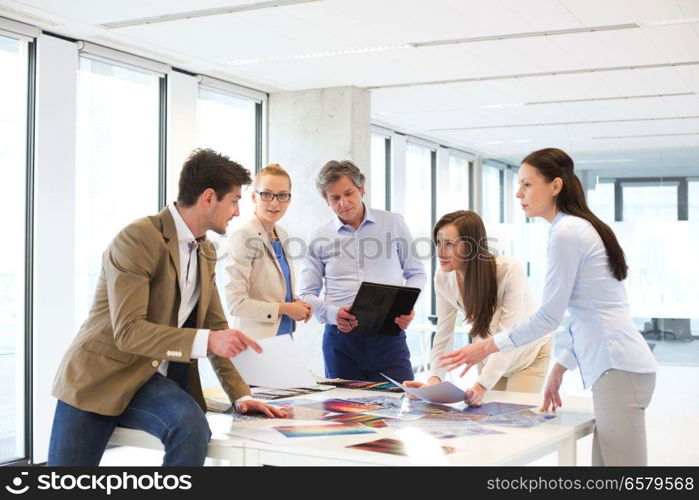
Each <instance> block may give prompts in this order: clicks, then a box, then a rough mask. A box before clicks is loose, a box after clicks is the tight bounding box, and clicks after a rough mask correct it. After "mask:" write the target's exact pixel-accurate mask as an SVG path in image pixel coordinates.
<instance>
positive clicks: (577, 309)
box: [493, 212, 657, 389]
mask: <svg viewBox="0 0 699 500" xmlns="http://www.w3.org/2000/svg"><path fill="white" fill-rule="evenodd" d="M547 255H548V268H547V271H546V283H545V285H544V292H543V299H542V301H541V307H540V308H539V310H538V311H537V312H536V313H534V314H533V315H531V316H529V317H528V318H527V319H525V320H522V321H520V322H518V323H517V324H516V325H514V326H513V327H512V328H511V329H510V330H508V331H506V332H502V333H499V334H497V335H494V336H493V340H494V341H495V344H496V345H497V346H498V349H500V350H501V351H505V352H506V351H508V350H510V349H512V348H513V347H519V346H521V345H523V344H527V343H529V342H532V341H533V340H536V339H537V338H539V337H541V336H542V335H546V334H547V333H548V332H551V331H552V330H554V329H555V328H556V327H557V326H558V325H559V324H560V322H561V319H563V314H564V312H565V310H566V307H567V308H568V311H569V313H570V317H571V323H570V327H569V328H568V332H569V334H570V336H571V341H570V344H569V345H568V346H567V347H566V348H565V349H564V350H563V352H562V353H561V355H560V357H559V359H557V362H558V363H560V364H561V365H563V366H565V367H566V368H567V369H569V370H574V369H575V368H576V367H580V376H581V377H582V381H583V385H584V386H585V388H586V389H588V388H590V387H592V386H593V385H594V384H595V382H596V381H597V379H598V378H599V377H600V375H602V374H603V373H604V372H605V371H607V370H609V369H617V370H623V371H628V372H632V373H654V372H655V371H656V369H657V364H656V362H655V358H654V357H653V354H652V353H651V351H650V348H649V347H648V344H647V343H646V341H645V339H644V338H643V336H642V335H641V333H640V332H639V331H638V329H637V328H636V327H635V326H634V324H633V321H632V320H631V312H630V311H629V302H628V299H627V296H626V289H625V288H624V284H623V282H621V281H618V280H617V279H616V278H615V277H614V276H613V275H612V272H611V270H610V269H609V259H608V258H607V251H606V249H605V248H604V243H603V242H602V239H601V238H600V236H599V234H598V233H597V231H596V230H595V228H594V227H593V226H592V224H590V223H589V222H588V221H586V220H585V219H582V218H580V217H575V216H572V215H569V214H566V213H564V212H559V213H558V215H556V217H555V218H554V220H553V222H552V224H551V228H550V229H549V242H548V250H547Z"/></svg>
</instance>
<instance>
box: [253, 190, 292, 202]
mask: <svg viewBox="0 0 699 500" xmlns="http://www.w3.org/2000/svg"><path fill="white" fill-rule="evenodd" d="M255 192H256V193H257V194H259V195H260V198H262V200H263V201H272V200H273V199H274V198H276V199H278V200H279V203H289V200H290V199H291V193H277V194H274V193H270V192H269V191H255Z"/></svg>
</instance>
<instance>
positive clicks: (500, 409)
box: [460, 401, 536, 415]
mask: <svg viewBox="0 0 699 500" xmlns="http://www.w3.org/2000/svg"><path fill="white" fill-rule="evenodd" d="M530 408H536V407H535V406H532V405H517V404H513V403H498V402H496V401H493V402H490V403H484V404H482V405H481V406H469V407H467V408H464V409H463V410H460V411H463V412H465V413H478V414H480V415H502V414H505V413H514V412H516V411H522V410H529V409H530Z"/></svg>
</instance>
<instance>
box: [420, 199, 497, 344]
mask: <svg viewBox="0 0 699 500" xmlns="http://www.w3.org/2000/svg"><path fill="white" fill-rule="evenodd" d="M449 224H452V225H454V227H455V228H456V231H457V232H458V233H459V240H458V244H459V245H458V246H457V247H456V248H457V249H460V248H463V249H465V250H466V251H465V252H461V251H459V252H458V254H457V255H458V259H459V267H460V270H461V271H463V273H464V280H463V283H462V285H461V289H460V290H459V291H460V292H461V300H462V301H463V303H464V313H465V315H466V320H467V321H468V322H469V323H470V324H471V332H470V335H471V337H483V338H486V337H488V335H489V333H490V322H491V321H492V319H493V315H494V314H495V307H496V306H497V301H498V282H497V268H496V264H495V256H494V255H493V254H492V253H490V251H489V250H488V239H487V235H486V232H485V226H484V225H483V220H482V219H481V218H480V216H479V215H478V214H477V213H476V212H472V211H471V210H457V211H456V212H451V213H448V214H446V215H444V216H442V218H441V219H439V221H437V224H435V226H434V229H433V230H432V237H433V239H434V243H435V245H437V233H438V232H439V230H440V229H442V228H443V227H444V226H448V225H449Z"/></svg>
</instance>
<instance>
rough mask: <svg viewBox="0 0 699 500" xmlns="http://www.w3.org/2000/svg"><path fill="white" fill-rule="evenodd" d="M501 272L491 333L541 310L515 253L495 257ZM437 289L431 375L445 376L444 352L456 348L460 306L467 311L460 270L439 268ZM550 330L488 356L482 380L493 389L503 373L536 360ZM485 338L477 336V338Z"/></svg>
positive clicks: (502, 329)
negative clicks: (441, 358) (455, 328)
mask: <svg viewBox="0 0 699 500" xmlns="http://www.w3.org/2000/svg"><path fill="white" fill-rule="evenodd" d="M495 264H496V269H497V271H496V275H497V284H498V291H497V305H496V307H495V313H494V314H493V319H492V321H491V322H490V334H491V335H494V334H496V333H500V332H504V331H507V330H508V329H509V328H511V327H512V326H513V325H514V324H515V323H517V322H518V321H521V320H522V319H524V318H527V317H528V316H529V315H530V314H532V313H534V312H535V311H536V310H537V307H538V306H537V303H536V300H535V299H534V297H533V295H532V293H531V291H530V290H529V286H528V285H527V278H526V276H525V274H524V270H523V269H522V264H521V263H520V262H519V261H518V260H517V259H515V258H514V257H510V256H506V255H500V256H497V257H496V258H495ZM434 289H435V294H436V296H437V333H436V335H435V337H434V342H433V344H432V353H431V361H430V375H431V376H437V377H439V378H440V379H442V380H444V375H445V373H446V371H445V369H444V368H441V367H440V366H439V364H440V360H439V359H438V358H439V356H440V355H442V354H445V353H448V352H451V351H452V350H453V348H454V326H455V324H456V314H457V311H458V310H461V311H462V312H463V310H464V307H463V303H462V299H461V291H460V290H459V285H458V283H457V281H456V271H452V272H449V273H445V272H443V271H442V270H441V269H437V272H436V273H435V275H434ZM550 338H551V336H550V334H546V335H544V336H543V337H541V338H539V339H537V341H536V342H532V343H531V344H527V345H523V346H521V347H517V348H515V349H512V350H511V351H508V352H496V353H493V354H491V355H490V356H488V357H487V358H486V359H485V360H484V363H485V366H484V367H483V370H481V373H480V375H479V376H478V380H477V381H478V383H479V384H480V385H482V386H483V387H485V388H486V389H491V388H492V387H493V386H494V385H495V384H496V383H497V382H498V380H500V378H501V377H508V376H510V375H511V374H513V373H515V372H518V371H520V370H522V369H524V368H526V367H528V366H529V365H531V364H532V362H533V361H534V358H536V355H537V353H538V352H539V349H540V348H541V346H542V345H544V344H545V343H546V342H548V341H549V340H550ZM483 340H485V339H483V338H481V337H476V338H474V339H473V341H474V342H481V341H483Z"/></svg>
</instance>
